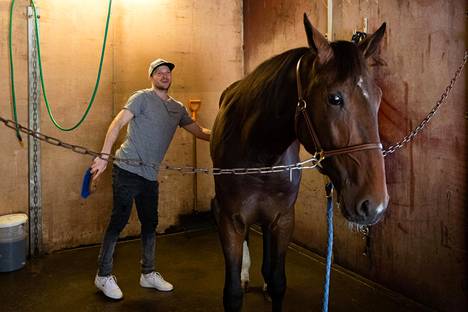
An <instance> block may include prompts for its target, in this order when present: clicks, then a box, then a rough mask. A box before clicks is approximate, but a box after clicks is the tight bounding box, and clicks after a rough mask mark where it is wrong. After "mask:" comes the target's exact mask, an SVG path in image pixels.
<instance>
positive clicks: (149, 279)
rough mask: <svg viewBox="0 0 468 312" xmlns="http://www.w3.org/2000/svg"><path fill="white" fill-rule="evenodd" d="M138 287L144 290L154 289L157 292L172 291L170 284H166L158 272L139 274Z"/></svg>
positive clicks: (172, 287)
mask: <svg viewBox="0 0 468 312" xmlns="http://www.w3.org/2000/svg"><path fill="white" fill-rule="evenodd" d="M140 286H141V287H145V288H156V289H157V290H159V291H171V290H173V289H174V286H172V284H171V283H168V282H166V281H165V280H164V278H163V277H162V276H161V274H159V273H158V272H151V273H148V274H141V277H140Z"/></svg>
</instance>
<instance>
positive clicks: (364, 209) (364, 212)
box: [357, 200, 370, 218]
mask: <svg viewBox="0 0 468 312" xmlns="http://www.w3.org/2000/svg"><path fill="white" fill-rule="evenodd" d="M357 213H358V215H360V216H362V217H366V218H367V217H369V213H370V202H369V200H365V201H363V202H362V203H361V205H359V207H358V210H357Z"/></svg>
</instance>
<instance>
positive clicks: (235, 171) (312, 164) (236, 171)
mask: <svg viewBox="0 0 468 312" xmlns="http://www.w3.org/2000/svg"><path fill="white" fill-rule="evenodd" d="M0 121H1V122H3V123H4V124H5V125H6V126H7V127H8V128H11V129H16V123H15V122H14V121H13V120H9V119H5V118H3V117H1V116H0ZM18 127H19V129H20V131H21V132H23V133H25V134H27V135H30V136H32V137H34V138H35V139H37V140H40V141H43V142H46V143H49V144H51V145H55V146H59V147H63V148H65V149H69V150H72V151H73V152H75V153H78V154H82V155H90V156H93V157H99V158H101V159H105V160H108V159H111V160H116V161H120V162H123V163H125V164H128V165H130V166H147V167H151V168H153V169H160V170H169V171H177V172H180V173H182V174H195V173H205V174H211V175H225V174H232V175H247V174H267V173H277V172H284V171H289V172H292V171H294V170H305V169H314V168H316V167H317V166H318V165H319V164H320V162H321V161H322V160H323V158H321V157H319V155H314V156H312V157H311V158H309V159H307V160H304V161H301V162H298V163H295V164H290V165H279V166H270V167H258V168H230V169H222V168H195V167H188V166H187V167H173V166H168V165H161V164H159V163H155V162H144V161H142V160H139V159H124V158H118V157H115V156H114V155H112V154H107V153H98V152H95V151H92V150H90V149H88V148H86V147H83V146H80V145H75V144H70V143H66V142H63V141H61V140H59V139H57V138H54V137H51V136H48V135H45V134H43V133H40V132H38V131H35V130H32V129H29V128H27V127H24V126H22V125H21V124H18Z"/></svg>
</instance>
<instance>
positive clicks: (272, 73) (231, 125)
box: [220, 48, 310, 143]
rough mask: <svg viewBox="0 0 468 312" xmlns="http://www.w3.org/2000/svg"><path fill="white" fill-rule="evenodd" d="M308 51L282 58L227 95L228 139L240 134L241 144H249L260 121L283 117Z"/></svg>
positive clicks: (272, 60)
mask: <svg viewBox="0 0 468 312" xmlns="http://www.w3.org/2000/svg"><path fill="white" fill-rule="evenodd" d="M308 51H310V49H309V48H296V49H292V50H288V51H286V52H283V53H281V54H278V55H276V56H274V57H272V58H270V59H268V60H266V61H265V62H263V63H262V64H260V65H259V66H258V67H257V68H256V69H255V70H254V71H252V72H251V73H250V74H248V75H247V76H246V77H244V78H243V79H242V80H239V81H237V82H236V83H234V84H232V85H231V86H230V87H229V88H227V89H226V90H225V91H224V93H223V95H222V97H221V103H220V104H221V106H222V108H223V109H224V110H225V114H224V118H225V119H226V120H225V124H224V133H223V134H224V135H223V137H224V139H226V138H228V137H230V136H231V135H232V134H234V133H240V136H241V142H243V143H246V142H247V141H249V140H250V137H251V134H252V132H253V131H255V124H256V123H257V122H258V121H259V119H266V118H268V119H272V118H273V119H275V118H280V117H281V116H280V114H281V107H282V105H284V101H285V97H286V96H287V95H286V94H285V93H286V92H285V88H286V86H287V85H288V84H291V73H290V71H291V68H292V67H293V68H295V65H296V63H297V61H298V59H299V58H300V57H301V56H302V55H304V54H305V53H307V52H308ZM271 122H274V120H271Z"/></svg>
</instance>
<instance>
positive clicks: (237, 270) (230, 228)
mask: <svg viewBox="0 0 468 312" xmlns="http://www.w3.org/2000/svg"><path fill="white" fill-rule="evenodd" d="M219 221H220V222H219V235H220V239H221V245H222V247H223V253H224V262H225V279H224V293H223V305H224V311H229V312H231V311H232V312H238V311H240V310H241V307H242V298H243V293H244V292H243V289H242V287H241V278H240V277H241V265H242V248H243V242H244V238H245V228H246V227H245V225H244V223H243V222H242V221H241V218H240V216H239V215H225V214H223V213H222V212H221V214H220V220H219Z"/></svg>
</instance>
